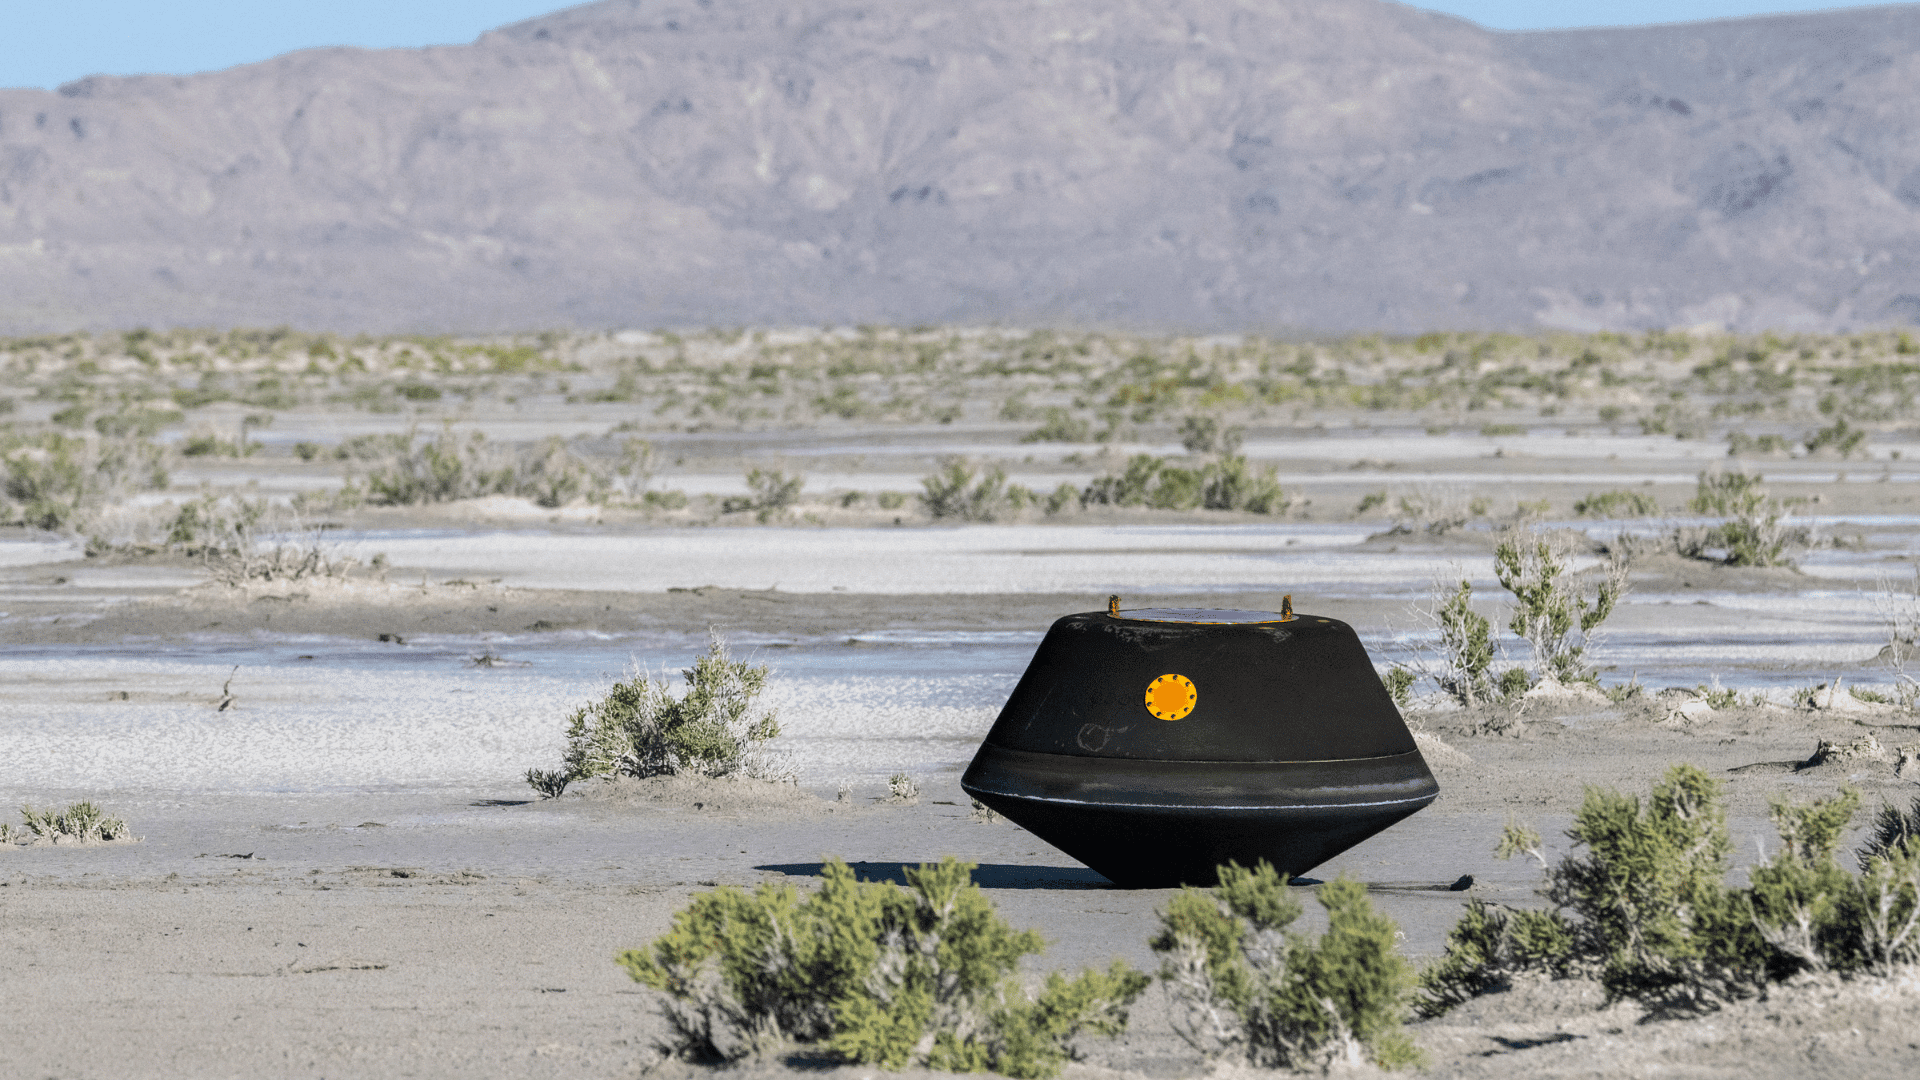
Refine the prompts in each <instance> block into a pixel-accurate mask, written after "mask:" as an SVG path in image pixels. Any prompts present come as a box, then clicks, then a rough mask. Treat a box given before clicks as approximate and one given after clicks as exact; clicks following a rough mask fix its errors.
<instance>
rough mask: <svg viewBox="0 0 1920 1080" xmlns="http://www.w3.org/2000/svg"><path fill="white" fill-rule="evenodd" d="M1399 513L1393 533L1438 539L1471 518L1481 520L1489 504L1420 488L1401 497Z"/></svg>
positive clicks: (1455, 493) (1452, 492) (1449, 491)
mask: <svg viewBox="0 0 1920 1080" xmlns="http://www.w3.org/2000/svg"><path fill="white" fill-rule="evenodd" d="M1398 508H1399V513H1398V514H1397V515H1396V516H1395V518H1394V522H1393V530H1392V531H1393V532H1396V533H1423V532H1424V533H1430V534H1432V535H1434V536H1441V535H1444V534H1446V533H1449V532H1451V531H1453V530H1454V529H1458V528H1460V527H1462V526H1464V525H1466V524H1467V523H1468V522H1470V521H1472V520H1474V519H1475V518H1481V517H1485V516H1486V515H1487V511H1488V510H1489V509H1491V504H1490V503H1488V501H1487V500H1486V499H1485V498H1483V497H1480V496H1469V495H1467V494H1466V493H1464V492H1461V491H1458V490H1455V489H1451V488H1445V487H1423V488H1421V489H1420V490H1418V491H1415V492H1412V493H1410V494H1407V495H1402V496H1401V497H1400V499H1399V501H1398Z"/></svg>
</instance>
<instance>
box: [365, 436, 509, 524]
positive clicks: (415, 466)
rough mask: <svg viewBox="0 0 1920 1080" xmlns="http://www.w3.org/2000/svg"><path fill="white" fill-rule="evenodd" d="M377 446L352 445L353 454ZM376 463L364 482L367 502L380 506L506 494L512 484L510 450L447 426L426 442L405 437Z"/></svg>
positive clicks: (484, 437) (414, 504)
mask: <svg viewBox="0 0 1920 1080" xmlns="http://www.w3.org/2000/svg"><path fill="white" fill-rule="evenodd" d="M378 445H379V444H373V445H370V446H367V447H366V448H365V450H362V449H361V448H360V447H355V448H354V450H353V451H352V453H353V454H354V455H355V456H357V455H358V454H359V453H362V452H367V451H371V450H373V449H374V448H375V447H376V446H378ZM344 448H345V447H344V444H343V449H344ZM379 462H380V463H379V464H377V465H375V466H374V467H373V468H372V469H370V470H368V472H367V476H366V486H367V499H368V501H369V502H373V503H376V504H380V505H386V506H417V505H420V504H423V503H436V502H451V501H453V500H455V499H471V498H477V497H479V496H482V495H504V494H510V493H512V491H513V488H514V479H515V476H514V468H513V462H512V459H511V454H510V453H509V452H507V451H506V450H505V449H504V448H501V447H495V446H491V445H489V444H488V443H487V439H486V436H484V435H482V434H480V433H479V432H477V431H476V432H473V433H471V434H469V435H468V436H467V437H466V438H461V437H460V436H458V435H455V434H454V433H453V432H452V431H450V430H448V431H442V432H441V433H440V435H439V436H438V437H437V438H433V439H427V440H417V439H415V438H414V437H413V436H411V435H409V436H407V437H406V441H405V444H404V445H403V446H401V447H400V448H399V449H398V450H397V451H396V452H390V453H387V454H385V455H383V456H382V457H381V458H380V459H379Z"/></svg>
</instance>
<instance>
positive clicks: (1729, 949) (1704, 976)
mask: <svg viewBox="0 0 1920 1080" xmlns="http://www.w3.org/2000/svg"><path fill="white" fill-rule="evenodd" d="M1858 806H1859V796H1858V794H1857V793H1856V792H1854V791H1852V790H1850V789H1842V790H1841V791H1840V792H1839V793H1838V794H1836V795H1834V796H1831V797H1829V798H1825V799H1816V800H1814V801H1813V802H1810V803H1789V802H1785V801H1782V800H1775V801H1774V803H1773V805H1772V811H1771V817H1772V819H1773V823H1774V827H1775V829H1776V830H1777V831H1778V832H1779V835H1780V841H1781V846H1780V849H1779V850H1778V851H1776V852H1775V853H1774V854H1773V855H1771V856H1769V857H1767V858H1765V859H1763V860H1762V861H1761V862H1760V863H1759V864H1758V865H1756V866H1754V867H1753V868H1752V869H1751V870H1750V871H1749V873H1748V881H1749V884H1748V885H1746V886H1745V887H1732V886H1729V885H1728V884H1727V882H1726V875H1727V854H1728V851H1729V848H1730V846H1731V844H1730V841H1729V839H1728V835H1727V825H1726V811H1725V808H1724V806H1723V803H1722V799H1721V786H1720V783H1719V782H1718V781H1716V780H1714V779H1712V778H1711V777H1709V776H1707V774H1706V773H1704V772H1702V771H1700V770H1699V769H1697V768H1694V767H1693V766H1690V765H1677V766H1674V767H1673V768H1672V769H1670V770H1668V772H1667V775H1666V777H1665V778H1664V779H1663V780H1662V781H1661V782H1660V783H1659V784H1657V785H1655V786H1654V789H1653V792H1652V797H1651V798H1650V799H1649V800H1648V801H1647V802H1646V803H1645V804H1643V803H1642V802H1641V800H1640V799H1639V798H1637V797H1632V796H1625V795H1621V794H1619V793H1618V792H1614V791H1610V790H1603V789H1589V790H1588V792H1587V796H1586V800H1585V801H1584V803H1583V804H1582V805H1581V807H1580V811H1579V813H1578V814H1576V815H1575V818H1574V826H1573V828H1572V829H1570V830H1568V833H1567V836H1568V837H1569V838H1570V839H1572V840H1573V841H1574V843H1575V844H1576V845H1577V846H1580V847H1584V848H1585V849H1586V850H1585V852H1584V853H1583V854H1572V855H1568V856H1566V857H1565V858H1563V859H1562V860H1561V861H1560V862H1559V863H1558V864H1556V865H1553V866H1551V867H1548V868H1547V888H1546V890H1545V895H1546V897H1547V898H1548V899H1549V900H1550V901H1551V902H1552V903H1553V905H1554V906H1553V910H1551V911H1546V912H1534V913H1530V914H1527V915H1525V916H1524V919H1525V920H1527V921H1526V922H1525V923H1524V924H1522V923H1521V922H1519V921H1518V919H1519V918H1521V916H1519V915H1518V914H1517V913H1512V914H1509V915H1507V916H1504V917H1505V918H1506V923H1505V924H1504V925H1501V924H1499V920H1498V919H1497V918H1493V917H1491V915H1492V912H1491V909H1490V908H1487V907H1486V906H1484V905H1482V906H1481V907H1477V908H1476V907H1470V908H1469V910H1468V912H1467V914H1466V916H1465V918H1463V920H1462V923H1461V924H1460V925H1459V926H1456V928H1455V930H1454V932H1453V933H1452V934H1450V935H1449V938H1448V945H1447V953H1446V955H1445V956H1444V957H1443V958H1442V959H1441V960H1440V961H1439V963H1437V964H1436V965H1435V966H1434V967H1433V968H1431V969H1429V971H1428V973H1426V975H1425V976H1423V985H1425V987H1426V989H1427V993H1428V997H1429V1001H1428V1002H1427V1003H1426V1004H1424V1005H1423V1006H1422V1007H1423V1009H1425V1010H1427V1011H1429V1012H1438V1011H1444V1010H1445V1009H1446V1008H1448V1007H1450V1006H1451V1005H1453V1004H1457V1003H1458V1002H1459V1001H1462V1000H1465V999H1466V998H1467V997H1470V996H1472V995H1474V994H1476V993H1482V992H1486V991H1487V990H1489V989H1497V988H1499V987H1501V986H1502V985H1504V984H1505V981H1506V980H1507V979H1509V978H1510V977H1511V974H1512V973H1513V972H1515V971H1519V970H1528V969H1532V970H1540V971H1545V972H1548V973H1549V974H1554V975H1561V974H1566V973H1569V972H1574V973H1583V972H1588V971H1591V972H1596V973H1597V974H1598V975H1599V977H1600V979H1601V981H1602V982H1603V984H1604V985H1605V986H1606V987H1607V990H1608V992H1609V994H1610V995H1611V996H1613V997H1616V998H1619V997H1627V998H1633V999H1636V1000H1639V1001H1641V1002H1643V1003H1645V1004H1647V1005H1648V1006H1649V1007H1650V1008H1651V1009H1653V1010H1654V1011H1656V1012H1683V1013H1684V1012H1698V1011H1702V1010H1707V1009H1712V1008H1715V1007H1718V1006H1719V1005H1721V1004H1723V1003H1725V1002H1728V1001H1732V1000H1737V999H1740V998H1744V997H1750V996H1753V995H1754V994H1757V993H1759V992H1760V991H1761V990H1763V989H1764V988H1765V987H1766V985H1767V984H1769V983H1770V982H1777V981H1780V980H1783V979H1788V978H1791V977H1793V976H1795V975H1798V974H1800V973H1803V972H1809V971H1812V972H1833V973H1837V974H1841V975H1856V974H1886V973H1890V972H1892V971H1894V970H1895V969H1898V968H1902V967H1907V966H1911V965H1913V964H1915V963H1920V844H1916V843H1915V842H1914V840H1913V835H1912V831H1911V829H1912V826H1913V825H1914V824H1917V823H1920V821H1910V820H1907V818H1908V815H1904V814H1901V813H1900V812H1898V811H1893V810H1891V808H1888V809H1883V811H1882V814H1881V817H1880V818H1879V819H1878V820H1877V821H1876V827H1875V831H1874V835H1873V836H1872V837H1870V838H1869V841H1868V843H1867V845H1866V846H1865V847H1863V848H1862V850H1861V852H1860V853H1859V855H1860V862H1861V871H1860V873H1859V874H1857V875H1856V874H1851V873H1849V872H1847V870H1846V869H1845V868H1844V867H1842V866H1841V865H1840V863H1839V861H1838V858H1837V850H1838V847H1839V840H1840V837H1841V835H1842V833H1843V832H1844V830H1845V829H1846V827H1847V824H1848V822H1850V821H1851V820H1852V818H1853V816H1854V813H1855V811H1856V810H1857V808H1858ZM1915 813H1916V814H1920V806H1916V807H1915ZM1536 840H1537V838H1536ZM1509 846H1510V845H1508V844H1505V843H1504V842H1503V849H1504V848H1506V847H1509ZM1534 854H1535V855H1536V856H1537V855H1538V848H1537V845H1536V846H1535V847H1534ZM1541 861H1542V863H1543V864H1544V862H1545V860H1544V859H1542V860H1541Z"/></svg>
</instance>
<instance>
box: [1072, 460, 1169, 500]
mask: <svg viewBox="0 0 1920 1080" xmlns="http://www.w3.org/2000/svg"><path fill="white" fill-rule="evenodd" d="M1165 464H1166V462H1164V461H1163V460H1162V459H1160V458H1157V457H1154V456H1153V455H1152V454H1135V455H1134V456H1133V457H1131V458H1128V459H1127V465H1126V468H1124V469H1122V470H1121V471H1120V472H1118V473H1107V474H1106V475H1104V476H1099V477H1096V478H1095V479H1094V481H1093V483H1091V484H1088V485H1087V487H1086V490H1084V491H1082V492H1081V493H1080V505H1082V506H1091V505H1095V504H1099V505H1102V506H1145V505H1146V503H1147V497H1148V496H1149V495H1150V494H1151V493H1152V491H1153V488H1154V484H1155V483H1156V482H1157V481H1158V480H1159V476H1160V470H1161V468H1163V467H1164V466H1165Z"/></svg>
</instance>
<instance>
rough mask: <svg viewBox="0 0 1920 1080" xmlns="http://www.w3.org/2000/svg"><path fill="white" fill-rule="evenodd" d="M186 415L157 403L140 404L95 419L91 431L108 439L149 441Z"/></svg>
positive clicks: (183, 418) (127, 406) (124, 407)
mask: <svg viewBox="0 0 1920 1080" xmlns="http://www.w3.org/2000/svg"><path fill="white" fill-rule="evenodd" d="M185 419H186V415H185V414H184V413H182V412H180V410H178V409H170V408H167V407H165V406H163V405H160V404H159V403H158V402H140V403H137V404H130V405H125V406H123V407H121V409H120V410H119V411H118V412H112V413H108V414H107V415H105V416H99V417H95V418H94V421H93V429H94V430H95V431H98V432H99V433H100V434H102V435H105V436H107V437H108V438H114V439H124V438H134V439H150V438H152V437H153V436H155V435H157V434H159V433H160V429H161V428H164V427H166V426H168V425H169V424H178V423H180V422H182V421H183V420H185Z"/></svg>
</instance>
